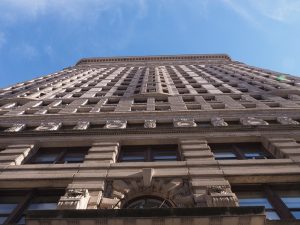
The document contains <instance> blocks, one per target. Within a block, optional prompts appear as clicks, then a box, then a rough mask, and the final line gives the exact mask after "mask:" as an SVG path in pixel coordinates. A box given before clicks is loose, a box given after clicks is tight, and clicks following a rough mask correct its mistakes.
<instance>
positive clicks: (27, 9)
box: [0, 0, 147, 22]
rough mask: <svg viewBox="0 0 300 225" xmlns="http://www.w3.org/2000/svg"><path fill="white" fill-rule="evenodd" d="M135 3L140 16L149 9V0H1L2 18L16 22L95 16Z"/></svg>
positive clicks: (0, 13) (0, 17)
mask: <svg viewBox="0 0 300 225" xmlns="http://www.w3.org/2000/svg"><path fill="white" fill-rule="evenodd" d="M124 5H135V6H136V8H137V12H138V15H139V16H143V15H144V14H145V13H146V11H147V0H130V1H128V0H1V1H0V19H2V20H6V22H15V21H17V20H18V19H20V18H22V17H23V18H25V19H27V20H32V19H37V18H38V17H39V16H44V15H57V16H59V18H63V19H64V20H69V21H73V20H74V19H81V18H83V17H84V18H93V17H94V18H95V17H97V16H99V15H101V13H102V12H104V11H107V10H118V9H119V8H120V7H122V6H124Z"/></svg>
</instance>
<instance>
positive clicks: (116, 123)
mask: <svg viewBox="0 0 300 225" xmlns="http://www.w3.org/2000/svg"><path fill="white" fill-rule="evenodd" d="M126 124H127V121H125V120H108V121H107V122H106V125H105V128H106V129H125V128H126Z"/></svg>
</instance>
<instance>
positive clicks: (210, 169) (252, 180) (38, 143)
mask: <svg viewBox="0 0 300 225" xmlns="http://www.w3.org/2000/svg"><path fill="white" fill-rule="evenodd" d="M280 75H281V74H280V73H277V72H273V71H269V70H264V69H260V68H256V67H252V66H248V65H246V64H243V63H240V62H236V61H233V60H231V59H230V57H229V56H227V55H190V56H189V55H185V56H157V57H154V56H153V57H120V58H89V59H82V60H80V61H79V62H78V63H77V64H76V65H75V66H72V67H69V68H66V69H64V70H61V71H59V72H57V73H53V74H49V75H47V76H44V77H41V78H37V79H35V80H32V81H27V82H24V83H18V84H16V85H14V86H11V87H8V88H4V89H1V90H0V195H1V191H7V190H15V189H24V190H25V189H26V190H33V189H45V188H48V189H49V188H50V189H63V190H64V193H65V194H63V195H60V198H59V200H58V202H57V208H58V209H59V210H62V211H63V210H65V209H68V210H87V212H90V210H99V212H101V210H104V209H105V210H108V209H109V210H122V209H123V208H126V205H128V204H129V203H130V202H132V201H133V200H135V199H139V198H142V197H143V196H155V197H156V198H159V199H164V201H167V202H169V203H168V204H169V206H170V207H174V208H178V209H182V210H183V209H185V208H193V209H194V208H200V209H205V210H207V209H211V210H212V212H216V211H217V210H219V209H220V208H225V207H232V208H239V200H238V196H237V195H236V193H235V191H234V188H232V187H236V186H241V185H242V186H243V185H249V184H251V185H258V186H260V185H265V184H268V185H271V186H272V185H285V184H287V183H289V184H293V185H297V184H299V180H300V142H299V141H300V129H299V128H300V125H299V121H300V89H299V87H300V79H299V78H297V77H293V76H289V75H286V76H285V79H284V80H278V79H277V77H278V76H280ZM220 143H223V144H230V143H261V145H262V146H263V147H264V148H265V149H266V150H267V151H268V152H269V153H270V154H271V155H272V156H273V157H272V158H265V159H249V160H237V159H232V160H218V159H217V158H216V156H215V155H214V152H213V149H212V148H211V146H212V145H213V144H220ZM147 145H149V146H152V145H159V146H164V145H177V146H178V160H177V161H168V160H164V161H155V162H154V161H152V162H151V161H147V162H121V161H120V157H121V151H122V147H123V146H147ZM83 146H88V151H87V153H86V155H85V157H84V160H83V162H76V163H69V162H68V161H65V163H55V162H53V163H32V162H33V161H32V160H33V159H37V160H38V157H37V156H36V155H37V154H38V153H39V150H41V149H46V150H47V149H48V150H47V151H49V149H51V148H56V147H60V148H68V149H70V148H80V147H83ZM34 157H36V158H34ZM57 162H58V161H57ZM0 197H1V196H0ZM0 204H1V199H0ZM205 210H204V211H205ZM237 210H238V209H237ZM246 211H247V210H246ZM246 211H245V212H246ZM114 212H115V211H114ZM178 212H179V211H178ZM80 213H82V212H81V211H80ZM179 214H180V213H179ZM179 214H178V215H174V216H173V217H172V218H168V217H164V216H158V217H155V218H146V217H145V218H139V217H136V216H132V217H130V218H123V217H120V218H112V217H109V216H106V217H103V218H95V219H87V218H85V216H82V218H80V217H78V216H74V218H68V219H67V220H64V219H63V218H62V217H61V218H60V219H58V218H56V217H54V218H53V221H51V220H49V218H48V219H47V220H43V218H41V217H37V218H38V219H34V217H30V216H29V217H28V222H27V224H32V225H35V224H103V225H104V224H105V225H106V224H137V225H139V224H143V225H145V224H149V225H150V224H166V225H167V224H209V225H212V224H214V225H219V224H220V225H221V224H222V225H223V224H224V225H227V224H230V225H232V224H237V225H248V224H249V225H260V224H272V223H273V222H272V221H271V220H267V221H266V220H265V214H264V213H262V212H261V211H260V212H258V211H257V212H256V213H254V212H253V211H251V210H250V211H247V212H246V213H245V214H243V215H241V214H234V213H233V212H232V214H230V212H226V213H225V214H224V215H223V214H220V215H218V216H216V215H214V216H210V213H209V212H207V214H206V215H204V214H199V215H194V214H193V215H191V216H189V217H185V216H182V215H179ZM74 215H75V214H74ZM81 215H83V214H81ZM0 217H1V215H0ZM58 217H59V216H58ZM9 219H11V220H10V221H14V219H13V218H9ZM9 219H8V220H6V222H5V224H8V221H9ZM274 224H276V223H275V222H274ZM285 224H288V223H285ZM291 224H292V223H291Z"/></svg>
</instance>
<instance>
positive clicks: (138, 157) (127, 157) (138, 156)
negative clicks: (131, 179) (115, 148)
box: [121, 151, 145, 162]
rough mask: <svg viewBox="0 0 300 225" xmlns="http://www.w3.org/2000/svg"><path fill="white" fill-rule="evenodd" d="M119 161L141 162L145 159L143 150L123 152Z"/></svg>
mask: <svg viewBox="0 0 300 225" xmlns="http://www.w3.org/2000/svg"><path fill="white" fill-rule="evenodd" d="M121 161H125V162H126V161H127V162H131V161H133V162H143V161H145V155H144V152H136V151H128V152H123V155H122V158H121Z"/></svg>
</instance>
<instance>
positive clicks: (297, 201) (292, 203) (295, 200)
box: [281, 197, 300, 209]
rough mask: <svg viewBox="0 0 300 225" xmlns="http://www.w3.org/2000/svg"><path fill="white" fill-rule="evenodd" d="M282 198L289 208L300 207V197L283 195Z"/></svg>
mask: <svg viewBox="0 0 300 225" xmlns="http://www.w3.org/2000/svg"><path fill="white" fill-rule="evenodd" d="M281 200H282V201H283V202H284V204H286V206H287V207H288V208H290V209H291V208H300V197H282V198H281Z"/></svg>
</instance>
